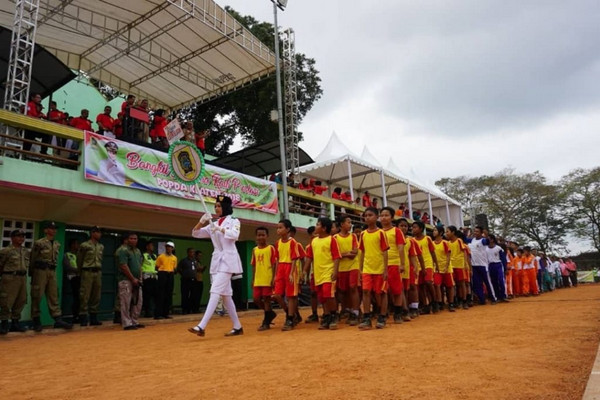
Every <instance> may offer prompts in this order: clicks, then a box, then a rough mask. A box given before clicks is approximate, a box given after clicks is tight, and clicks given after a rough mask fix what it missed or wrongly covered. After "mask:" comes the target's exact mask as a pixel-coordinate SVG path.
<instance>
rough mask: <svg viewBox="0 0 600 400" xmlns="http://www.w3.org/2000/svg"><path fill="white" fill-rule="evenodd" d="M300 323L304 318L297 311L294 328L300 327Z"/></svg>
mask: <svg viewBox="0 0 600 400" xmlns="http://www.w3.org/2000/svg"><path fill="white" fill-rule="evenodd" d="M300 322H302V316H301V315H300V312H299V311H296V315H294V326H296V325H298V324H299V323H300Z"/></svg>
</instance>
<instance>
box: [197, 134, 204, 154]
mask: <svg viewBox="0 0 600 400" xmlns="http://www.w3.org/2000/svg"><path fill="white" fill-rule="evenodd" d="M204 142H205V140H204V138H203V137H200V135H198V134H196V147H197V148H199V149H200V150H204V149H205V147H206V145H205V144H204Z"/></svg>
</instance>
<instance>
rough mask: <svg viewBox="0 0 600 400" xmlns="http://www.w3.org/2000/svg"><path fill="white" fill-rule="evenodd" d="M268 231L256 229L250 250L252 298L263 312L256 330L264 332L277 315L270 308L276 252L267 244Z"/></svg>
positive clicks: (260, 227) (263, 228) (260, 228)
mask: <svg viewBox="0 0 600 400" xmlns="http://www.w3.org/2000/svg"><path fill="white" fill-rule="evenodd" d="M268 237H269V230H268V229H267V228H265V227H264V226H259V227H258V228H256V247H255V248H254V249H252V260H251V261H250V264H251V265H252V276H253V277H254V280H253V281H252V294H253V295H252V297H253V298H254V302H255V303H256V305H257V306H258V308H260V309H262V310H264V312H265V317H264V319H263V322H262V324H261V325H260V327H259V328H258V330H259V331H266V330H267V329H270V328H271V322H272V321H273V320H274V319H275V317H276V316H277V314H275V311H273V309H272V308H271V296H272V295H273V280H274V278H275V274H274V271H273V270H274V269H275V263H276V261H277V252H276V251H275V248H274V247H273V246H271V245H270V244H267V238H268Z"/></svg>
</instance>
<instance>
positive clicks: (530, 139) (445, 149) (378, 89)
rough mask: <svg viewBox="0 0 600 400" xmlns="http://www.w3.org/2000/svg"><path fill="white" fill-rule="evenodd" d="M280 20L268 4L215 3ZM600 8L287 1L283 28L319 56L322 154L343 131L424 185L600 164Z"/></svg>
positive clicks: (356, 147)
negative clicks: (328, 141)
mask: <svg viewBox="0 0 600 400" xmlns="http://www.w3.org/2000/svg"><path fill="white" fill-rule="evenodd" d="M217 2H218V3H219V4H220V5H223V6H224V5H230V6H232V7H233V8H234V9H236V10H237V11H239V12H241V13H242V14H249V15H253V16H254V17H255V18H257V19H259V20H265V21H270V22H272V20H273V9H272V5H271V2H270V1H269V0H217ZM599 21H600V2H598V1H597V0H593V1H592V0H590V1H585V0H582V1H565V0H560V1H534V0H528V1H517V0H503V1H488V0H468V1H467V0H457V1H427V0H423V1H414V0H406V1H404V0H377V1H347V0H346V1H342V0H327V1H324V0H289V4H288V8H287V9H286V10H285V12H283V13H281V12H280V13H279V25H280V26H281V27H283V28H287V27H292V28H293V29H294V30H295V32H296V51H297V52H302V53H305V54H306V55H307V56H309V57H313V58H315V60H316V66H317V69H318V70H319V71H320V76H321V78H322V80H323V82H322V87H323V90H324V95H323V98H322V99H321V100H320V101H319V102H318V103H317V104H316V105H315V106H314V107H313V109H312V110H311V111H310V112H309V113H308V115H307V116H306V118H305V119H304V121H303V123H302V125H301V126H300V130H301V131H302V132H304V138H305V139H304V141H303V142H302V143H301V144H300V146H301V147H302V148H303V149H305V150H306V151H307V152H308V153H309V154H310V155H311V156H312V157H315V156H317V155H318V154H319V152H320V150H321V149H322V148H323V145H324V141H325V140H326V138H328V137H329V135H330V134H331V132H333V131H335V132H336V133H337V134H338V135H339V136H340V137H342V138H343V139H344V140H345V141H346V143H347V145H348V147H349V148H350V150H351V151H353V152H354V153H357V154H360V153H361V152H362V149H363V147H364V146H365V145H368V148H369V150H370V151H371V153H373V154H374V155H375V156H377V157H378V158H379V159H380V160H381V164H383V165H387V163H388V159H389V158H390V157H394V159H395V162H396V164H398V165H401V166H402V167H403V168H406V169H410V168H413V169H414V170H415V171H416V172H417V174H418V175H419V176H420V177H421V178H422V180H424V181H426V182H433V181H435V180H437V179H439V178H441V177H444V176H458V175H471V176H477V175H481V174H485V173H494V172H497V171H499V170H501V169H503V168H506V167H509V166H510V167H513V168H515V169H516V170H517V171H518V172H532V171H535V170H539V171H541V172H542V173H544V174H545V175H546V176H547V177H548V178H550V179H558V178H560V177H561V176H562V175H564V174H566V173H567V172H569V171H570V170H572V169H574V168H576V167H588V168H589V167H592V166H596V165H598V164H599V160H600V156H599V149H600V132H599V128H600V112H599V111H600V39H599V38H600V22H599Z"/></svg>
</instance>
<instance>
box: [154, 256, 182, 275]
mask: <svg viewBox="0 0 600 400" xmlns="http://www.w3.org/2000/svg"><path fill="white" fill-rule="evenodd" d="M156 267H157V268H158V270H159V271H166V272H175V268H177V257H176V256H175V255H173V254H171V255H168V254H167V253H163V254H161V255H160V256H158V258H157V259H156Z"/></svg>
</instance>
